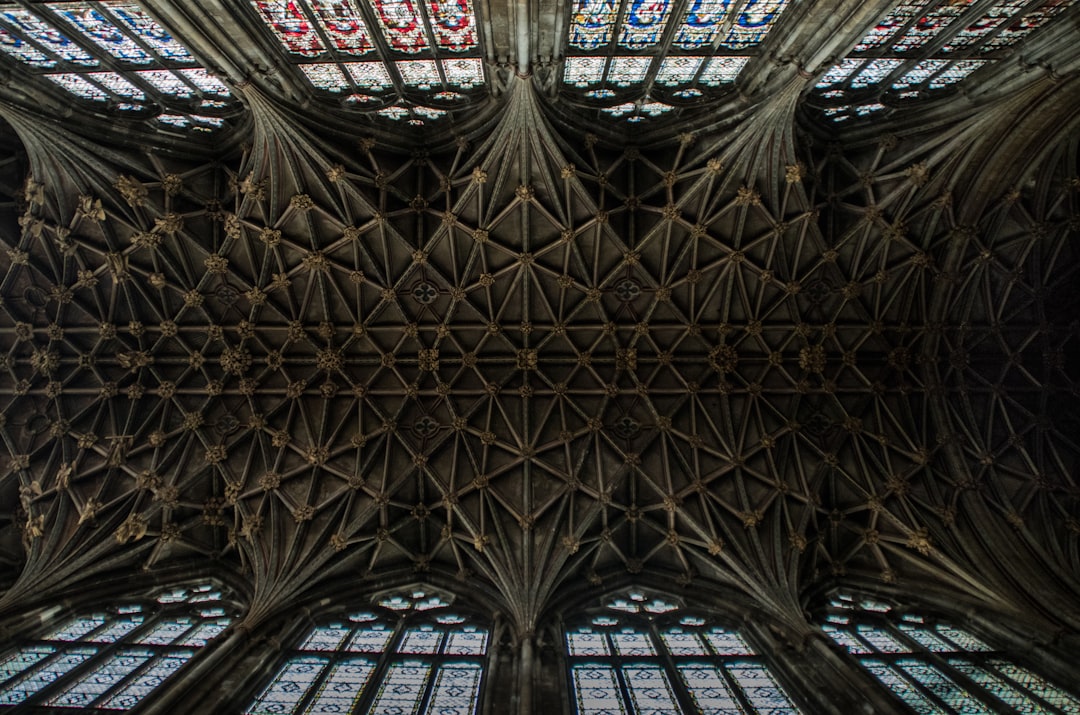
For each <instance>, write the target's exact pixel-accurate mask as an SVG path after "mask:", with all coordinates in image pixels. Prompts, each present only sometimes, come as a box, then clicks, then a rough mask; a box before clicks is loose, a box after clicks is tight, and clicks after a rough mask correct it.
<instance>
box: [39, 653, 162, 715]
mask: <svg viewBox="0 0 1080 715" xmlns="http://www.w3.org/2000/svg"><path fill="white" fill-rule="evenodd" d="M152 655H153V653H151V652H150V651H147V650H124V651H120V652H118V653H114V654H113V655H111V656H109V657H108V658H107V659H106V660H105V661H104V662H101V663H99V664H98V665H97V667H96V668H94V669H93V670H92V671H90V672H89V673H87V674H85V675H84V676H82V677H81V678H79V679H78V680H76V681H75V682H74V683H72V684H71V685H69V686H68V687H67V688H65V689H64V690H62V691H61V692H59V693H57V694H56V695H54V696H53V697H51V698H49V699H48V700H46V701H45V704H46V705H52V706H54V707H68V708H85V707H87V706H88V705H90V703H91V702H93V701H94V700H96V699H97V698H99V697H101V696H102V695H103V694H104V693H105V691H106V690H108V689H109V688H111V687H112V686H114V685H116V684H117V683H119V682H120V681H121V680H123V679H124V678H126V677H127V676H129V675H131V673H133V672H135V670H136V669H137V668H138V667H139V666H140V665H142V664H143V663H145V662H146V661H147V660H149V659H150V657H151V656H152Z"/></svg>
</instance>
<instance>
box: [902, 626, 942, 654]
mask: <svg viewBox="0 0 1080 715" xmlns="http://www.w3.org/2000/svg"><path fill="white" fill-rule="evenodd" d="M900 630H901V631H903V632H904V635H906V636H907V637H908V638H911V639H912V640H914V641H916V642H917V643H918V644H919V645H921V646H922V647H923V648H926V649H927V650H929V651H931V652H932V653H950V652H952V651H954V650H956V648H955V647H953V646H952V645H950V644H948V643H946V642H945V641H943V640H942V639H940V638H938V637H937V636H936V635H934V634H933V633H931V632H930V631H929V630H927V629H926V628H919V627H916V626H909V625H906V624H901V625H900Z"/></svg>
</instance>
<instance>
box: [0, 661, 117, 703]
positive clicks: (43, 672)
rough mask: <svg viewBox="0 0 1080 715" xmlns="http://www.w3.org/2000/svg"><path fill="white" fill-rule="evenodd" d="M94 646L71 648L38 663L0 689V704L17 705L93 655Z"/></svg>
mask: <svg viewBox="0 0 1080 715" xmlns="http://www.w3.org/2000/svg"><path fill="white" fill-rule="evenodd" d="M95 653H97V650H95V649H94V648H72V649H71V650H68V651H67V652H65V653H61V654H59V655H57V656H55V657H53V658H50V659H49V660H47V661H45V662H44V663H43V664H41V665H38V666H37V667H35V668H34V669H33V670H31V671H30V672H29V673H27V674H25V675H23V676H22V677H21V678H19V679H18V680H15V681H13V682H11V683H8V684H7V685H6V686H5V687H4V689H3V691H0V705H18V704H19V703H21V702H23V701H24V700H26V699H27V698H28V697H30V696H31V695H33V694H34V693H36V692H37V691H39V690H41V689H42V688H44V687H45V686H47V685H49V684H51V683H54V682H56V681H57V680H59V679H60V678H62V677H63V676H64V675H66V674H67V673H68V672H70V671H71V670H72V669H74V668H75V667H76V666H78V665H81V664H82V663H85V662H86V661H88V660H90V659H91V658H93V657H94V654H95Z"/></svg>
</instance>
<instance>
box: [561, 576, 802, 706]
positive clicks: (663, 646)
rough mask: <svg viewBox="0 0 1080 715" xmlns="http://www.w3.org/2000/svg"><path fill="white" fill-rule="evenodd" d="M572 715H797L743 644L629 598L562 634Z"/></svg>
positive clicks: (660, 603)
mask: <svg viewBox="0 0 1080 715" xmlns="http://www.w3.org/2000/svg"><path fill="white" fill-rule="evenodd" d="M565 637H566V654H567V660H568V666H569V671H570V683H571V688H572V691H573V692H572V696H573V702H574V704H575V707H576V712H578V713H590V714H595V715H601V713H603V714H610V713H622V714H624V715H633V714H635V713H658V712H687V711H690V710H691V709H692V710H693V711H694V712H703V713H710V714H721V713H723V714H727V713H731V714H735V713H741V714H746V713H775V712H784V713H792V712H799V710H798V708H797V707H796V706H795V705H794V703H793V702H792V701H791V699H790V698H789V697H788V696H787V695H786V694H785V693H784V691H783V689H782V687H781V686H780V684H779V682H778V681H777V680H776V679H775V677H774V676H773V675H772V674H771V673H770V672H769V670H768V667H767V666H766V665H765V663H764V661H763V660H762V659H761V658H760V657H758V656H757V655H756V654H755V653H754V651H753V650H752V649H751V648H750V646H749V645H748V644H747V643H746V641H745V640H744V639H743V638H742V637H741V636H740V635H739V634H738V633H735V632H733V631H731V630H727V629H724V628H722V627H720V626H718V625H715V624H712V623H710V622H708V621H707V620H706V619H703V618H700V617H696V616H693V615H686V614H683V613H682V612H681V611H680V609H679V607H678V606H676V605H675V604H673V603H669V602H667V601H664V600H663V599H649V598H647V597H646V596H645V595H644V594H643V593H640V592H632V593H631V594H630V595H629V597H628V598H619V599H615V600H613V601H610V602H608V603H607V604H606V612H602V613H600V614H598V615H596V616H594V617H592V618H591V619H589V620H586V621H584V622H581V623H579V624H578V625H576V626H573V627H571V628H569V629H568V630H567V632H566V634H565Z"/></svg>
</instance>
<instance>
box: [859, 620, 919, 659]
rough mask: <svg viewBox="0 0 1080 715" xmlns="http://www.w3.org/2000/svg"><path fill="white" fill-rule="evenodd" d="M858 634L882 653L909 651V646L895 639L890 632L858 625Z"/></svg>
mask: <svg viewBox="0 0 1080 715" xmlns="http://www.w3.org/2000/svg"><path fill="white" fill-rule="evenodd" d="M857 631H858V634H859V635H860V636H862V637H863V639H864V640H866V641H867V642H869V643H870V645H872V646H874V648H876V649H877V650H879V651H881V652H882V653H910V652H911V648H909V647H907V646H906V645H904V644H903V643H901V642H900V641H898V640H896V638H894V637H893V636H892V634H890V633H887V632H886V631H885V630H883V629H881V628H876V627H874V626H859V627H858V629H857Z"/></svg>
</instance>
